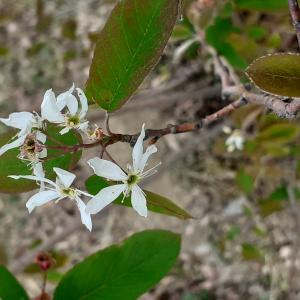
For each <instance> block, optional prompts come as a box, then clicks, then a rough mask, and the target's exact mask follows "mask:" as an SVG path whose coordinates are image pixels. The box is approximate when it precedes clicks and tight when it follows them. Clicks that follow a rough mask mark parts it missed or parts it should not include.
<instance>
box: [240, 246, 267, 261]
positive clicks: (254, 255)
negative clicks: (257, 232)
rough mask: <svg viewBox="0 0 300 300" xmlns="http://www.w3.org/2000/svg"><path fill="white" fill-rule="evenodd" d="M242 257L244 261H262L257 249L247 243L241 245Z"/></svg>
mask: <svg viewBox="0 0 300 300" xmlns="http://www.w3.org/2000/svg"><path fill="white" fill-rule="evenodd" d="M242 256H243V258H244V259H245V260H256V261H262V260H263V255H262V253H261V251H260V250H259V249H258V247H257V246H255V245H253V244H249V243H244V244H242Z"/></svg>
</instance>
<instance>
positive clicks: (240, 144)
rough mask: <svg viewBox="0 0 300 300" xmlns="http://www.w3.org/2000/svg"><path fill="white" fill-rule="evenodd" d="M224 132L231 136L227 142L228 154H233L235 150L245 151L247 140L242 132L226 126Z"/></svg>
mask: <svg viewBox="0 0 300 300" xmlns="http://www.w3.org/2000/svg"><path fill="white" fill-rule="evenodd" d="M223 131H224V132H225V133H227V134H230V136H229V137H228V138H227V139H226V141H225V145H226V147H227V151H228V152H233V151H234V150H243V148H244V142H245V139H244V136H243V134H242V132H241V130H239V129H235V130H233V131H232V129H231V128H230V127H227V126H226V127H224V128H223Z"/></svg>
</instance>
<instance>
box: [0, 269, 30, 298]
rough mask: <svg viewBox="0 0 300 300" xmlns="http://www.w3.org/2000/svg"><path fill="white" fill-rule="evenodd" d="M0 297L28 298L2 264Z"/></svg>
mask: <svg viewBox="0 0 300 300" xmlns="http://www.w3.org/2000/svg"><path fill="white" fill-rule="evenodd" d="M0 299H1V300H29V297H28V296H27V294H26V292H25V290H24V289H23V287H22V286H21V285H20V284H19V282H18V281H17V279H16V278H15V277H14V276H13V275H12V274H11V273H10V272H9V271H8V270H7V269H6V268H5V267H3V266H0Z"/></svg>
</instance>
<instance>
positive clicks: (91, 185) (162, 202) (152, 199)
mask: <svg viewBox="0 0 300 300" xmlns="http://www.w3.org/2000/svg"><path fill="white" fill-rule="evenodd" d="M108 186H109V183H108V182H107V181H106V180H105V179H103V178H101V177H99V176H96V175H93V176H91V177H90V178H89V179H88V180H87V181H86V188H87V191H88V192H89V193H91V194H92V195H96V194H97V193H98V192H99V191H100V190H101V189H103V188H105V187H108ZM144 192H145V194H146V199H147V207H148V209H149V210H151V211H153V212H156V213H160V214H164V215H169V216H174V217H176V218H179V219H191V218H193V217H192V216H191V215H190V214H189V213H188V212H186V211H185V210H183V209H182V208H180V207H179V206H177V205H176V204H175V203H173V202H172V201H170V200H169V199H167V198H165V197H163V196H161V195H157V194H155V193H152V192H149V191H145V190H144ZM122 200H123V195H121V196H119V197H118V198H117V199H116V200H115V201H114V203H115V204H119V205H124V206H127V207H131V200H130V197H127V198H125V199H124V201H122Z"/></svg>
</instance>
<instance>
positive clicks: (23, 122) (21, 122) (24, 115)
mask: <svg viewBox="0 0 300 300" xmlns="http://www.w3.org/2000/svg"><path fill="white" fill-rule="evenodd" d="M0 122H2V123H4V124H5V125H7V126H10V127H14V128H18V129H21V130H22V129H23V130H24V129H25V128H27V127H28V125H30V123H32V122H34V115H33V114H32V113H30V112H26V111H24V112H18V113H12V114H10V115H9V116H8V118H7V119H4V118H0Z"/></svg>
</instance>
